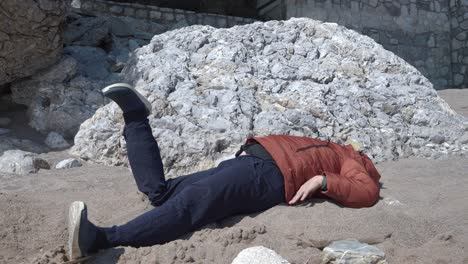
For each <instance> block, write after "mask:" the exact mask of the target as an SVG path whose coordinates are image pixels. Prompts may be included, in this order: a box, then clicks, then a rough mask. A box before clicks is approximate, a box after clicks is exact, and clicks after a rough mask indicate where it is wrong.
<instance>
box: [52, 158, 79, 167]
mask: <svg viewBox="0 0 468 264" xmlns="http://www.w3.org/2000/svg"><path fill="white" fill-rule="evenodd" d="M74 167H81V162H80V161H79V160H77V159H74V158H69V159H64V160H62V161H60V162H59V163H57V165H55V168H56V169H70V168H74Z"/></svg>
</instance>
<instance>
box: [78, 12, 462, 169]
mask: <svg viewBox="0 0 468 264" xmlns="http://www.w3.org/2000/svg"><path fill="white" fill-rule="evenodd" d="M123 73H124V74H125V76H126V78H127V79H128V80H129V81H131V82H133V83H134V84H135V85H136V89H138V90H139V91H140V92H141V93H142V94H143V95H144V96H146V97H148V99H149V101H150V102H151V104H152V107H153V113H154V114H153V115H152V116H150V117H149V120H150V125H151V127H152V129H153V135H154V136H155V137H156V138H157V140H158V143H159V147H160V148H161V153H162V158H163V163H164V165H165V169H166V173H167V175H168V176H169V177H173V176H177V175H182V174H186V173H190V172H194V171H198V170H201V169H207V168H210V167H212V166H214V165H215V164H217V163H218V162H219V161H220V160H222V159H226V158H227V157H232V156H233V154H234V153H235V151H236V150H237V149H238V148H239V145H240V144H242V143H243V142H244V141H245V139H246V138H247V137H248V136H249V135H257V136H264V135H270V134H289V135H297V136H308V137H316V138H321V139H324V140H327V139H330V140H333V141H336V142H338V143H345V142H354V143H355V145H359V146H360V147H361V149H362V150H363V151H364V152H365V153H367V154H368V155H369V156H370V157H372V158H373V159H374V160H375V161H382V160H389V159H398V158H400V157H406V156H410V155H417V156H425V157H438V156H440V155H443V154H445V153H448V152H458V153H460V152H463V151H465V152H466V151H467V150H468V146H466V144H465V145H463V144H462V143H461V142H460V139H461V138H463V136H464V135H466V133H467V131H466V130H465V127H464V123H467V124H468V121H467V119H466V118H464V117H462V116H460V115H458V114H456V113H455V112H454V111H453V110H452V109H451V108H450V107H449V106H448V104H447V103H446V102H445V101H443V100H442V99H441V98H440V97H439V96H438V95H437V93H436V91H435V90H434V89H433V87H432V84H431V83H430V82H429V81H428V80H427V79H426V78H425V77H424V76H423V75H422V74H421V73H419V72H418V71H417V70H416V69H415V68H414V67H413V66H411V65H409V64H408V63H406V62H405V61H404V60H403V59H401V58H399V57H397V56H396V55H394V54H393V53H391V52H389V51H387V50H385V49H383V48H382V46H381V45H379V44H377V43H376V42H375V41H374V40H372V39H371V38H369V37H367V36H363V35H360V34H358V33H356V32H355V31H352V30H348V29H346V28H345V27H342V26H338V25H336V24H332V23H323V22H320V21H315V20H311V19H307V18H298V19H291V20H288V21H269V22H265V23H261V22H257V23H253V24H250V25H245V26H235V27H232V28H228V29H215V28H212V27H208V26H191V27H186V28H182V29H178V30H174V31H170V32H167V33H164V34H160V35H157V36H155V37H154V38H153V39H152V41H151V43H150V44H148V45H146V46H144V47H142V48H140V49H138V50H137V51H136V53H135V54H134V56H132V58H131V60H130V61H129V63H128V66H127V67H126V68H125V69H124V70H123ZM122 127H123V119H122V117H121V111H120V110H119V109H118V107H117V105H116V104H114V103H111V104H108V105H106V106H105V107H102V108H100V109H99V110H98V111H97V112H96V113H95V115H94V116H93V117H92V118H90V119H88V120H87V121H85V122H84V123H83V124H82V125H81V127H80V131H79V132H78V134H77V135H76V137H75V146H74V147H73V148H72V154H74V155H78V156H80V157H81V158H83V159H85V160H92V161H95V162H99V163H105V164H114V165H115V164H125V163H127V160H126V149H125V142H124V140H123V137H122V136H121V132H122ZM442 136H443V140H442V141H443V143H441V140H435V142H433V141H432V140H431V139H433V138H436V139H440V138H442Z"/></svg>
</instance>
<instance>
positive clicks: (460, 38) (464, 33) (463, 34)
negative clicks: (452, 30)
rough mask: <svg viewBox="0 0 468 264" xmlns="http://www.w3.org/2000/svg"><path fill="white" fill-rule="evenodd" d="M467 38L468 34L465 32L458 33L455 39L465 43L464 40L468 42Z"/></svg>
mask: <svg viewBox="0 0 468 264" xmlns="http://www.w3.org/2000/svg"><path fill="white" fill-rule="evenodd" d="M467 36H468V33H467V32H466V31H463V32H460V33H458V34H457V36H456V37H455V38H456V39H458V40H462V41H463V40H466V38H467Z"/></svg>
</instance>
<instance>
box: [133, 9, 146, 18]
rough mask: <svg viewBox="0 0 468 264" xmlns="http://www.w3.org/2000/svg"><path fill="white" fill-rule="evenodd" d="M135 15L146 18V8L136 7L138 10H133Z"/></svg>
mask: <svg viewBox="0 0 468 264" xmlns="http://www.w3.org/2000/svg"><path fill="white" fill-rule="evenodd" d="M135 16H136V17H137V18H141V19H147V18H148V10H146V9H138V10H136V12H135Z"/></svg>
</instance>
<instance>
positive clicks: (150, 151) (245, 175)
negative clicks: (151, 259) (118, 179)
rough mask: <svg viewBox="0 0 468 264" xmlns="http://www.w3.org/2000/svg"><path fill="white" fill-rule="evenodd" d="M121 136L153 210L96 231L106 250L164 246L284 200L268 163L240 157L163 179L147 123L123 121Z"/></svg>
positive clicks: (278, 179) (272, 166) (276, 173)
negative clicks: (237, 215) (199, 229)
mask: <svg viewBox="0 0 468 264" xmlns="http://www.w3.org/2000/svg"><path fill="white" fill-rule="evenodd" d="M124 137H125V140H126V143H127V152H128V160H129V163H130V166H131V168H132V172H133V176H134V177H135V181H136V184H137V186H138V189H139V190H140V191H141V192H143V193H144V194H146V195H147V196H148V198H149V200H150V201H151V203H152V204H153V205H154V206H156V207H155V208H153V209H152V210H150V211H148V212H146V213H144V214H142V215H140V216H138V217H137V218H135V219H133V220H131V221H130V222H128V223H126V224H124V225H121V226H113V227H110V228H100V232H102V233H104V234H105V237H106V240H107V241H106V244H107V247H115V246H132V247H141V246H151V245H155V244H162V243H166V242H169V241H172V240H175V239H177V238H178V237H180V236H181V235H183V234H186V233H188V232H190V231H193V230H195V229H197V228H199V227H201V226H203V225H206V224H209V223H212V222H214V221H217V220H221V219H223V218H226V217H229V216H232V215H236V214H249V213H254V212H258V211H262V210H265V209H268V208H271V207H273V206H275V205H277V204H279V203H282V202H284V183H283V176H282V174H281V172H280V170H279V168H278V167H277V166H276V164H275V163H274V162H273V161H271V160H263V159H261V158H258V157H255V156H250V155H244V156H239V157H236V158H234V159H230V160H226V161H223V162H221V163H220V164H219V165H218V166H217V167H216V168H212V169H209V170H206V171H201V172H197V173H194V174H190V175H186V176H181V177H178V178H175V179H169V180H166V179H165V178H164V170H163V165H162V161H161V157H160V153H159V148H158V144H157V143H156V140H155V139H154V138H153V135H152V132H151V127H150V126H149V124H148V119H146V118H145V119H140V120H136V121H132V122H127V123H126V125H125V128H124Z"/></svg>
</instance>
